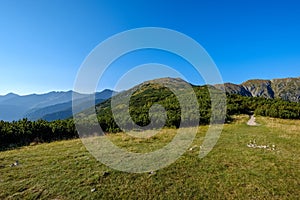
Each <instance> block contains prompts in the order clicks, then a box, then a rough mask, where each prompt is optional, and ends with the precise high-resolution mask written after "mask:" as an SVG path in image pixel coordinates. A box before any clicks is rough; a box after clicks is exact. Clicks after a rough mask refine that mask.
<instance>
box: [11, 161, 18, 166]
mask: <svg viewBox="0 0 300 200" xmlns="http://www.w3.org/2000/svg"><path fill="white" fill-rule="evenodd" d="M18 165H19V161H18V160H16V162H14V163H12V164H11V165H10V167H15V166H18Z"/></svg>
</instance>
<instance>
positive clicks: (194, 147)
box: [189, 145, 197, 151]
mask: <svg viewBox="0 0 300 200" xmlns="http://www.w3.org/2000/svg"><path fill="white" fill-rule="evenodd" d="M196 148H197V146H196V145H195V146H193V147H191V148H189V151H193V150H195V149H196Z"/></svg>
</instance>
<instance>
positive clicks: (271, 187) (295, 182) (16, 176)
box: [0, 116, 300, 199]
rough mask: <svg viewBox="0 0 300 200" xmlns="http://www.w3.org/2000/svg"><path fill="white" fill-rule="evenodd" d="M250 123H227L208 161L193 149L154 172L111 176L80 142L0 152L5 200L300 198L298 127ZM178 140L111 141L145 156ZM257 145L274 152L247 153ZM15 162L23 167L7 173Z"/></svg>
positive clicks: (0, 192)
mask: <svg viewBox="0 0 300 200" xmlns="http://www.w3.org/2000/svg"><path fill="white" fill-rule="evenodd" d="M246 120H247V116H239V117H238V119H237V121H236V122H235V123H234V124H231V125H225V128H224V130H223V133H222V135H221V137H220V139H219V141H218V144H217V145H216V146H215V148H214V149H213V151H212V152H210V153H209V154H208V156H206V157H205V158H204V159H199V158H198V153H199V148H196V149H194V150H192V151H187V152H186V153H185V154H184V155H183V156H182V157H181V158H180V159H178V160H177V161H176V162H175V163H173V164H171V165H170V166H168V167H166V168H164V169H161V170H159V171H157V172H155V173H154V174H148V173H143V174H130V173H123V172H119V171H115V170H112V169H110V168H108V167H106V166H104V165H102V164H101V163H99V162H97V161H96V160H95V159H94V158H93V157H92V156H91V155H90V154H89V153H88V152H87V151H86V149H85V147H84V146H83V145H82V143H81V141H80V140H71V141H60V142H53V143H49V144H41V145H36V146H29V147H23V148H21V149H17V150H11V151H5V152H0V199H34V198H42V199H100V198H101V199H112V198H117V199H120V198H135V199H136V198H142V199H153V198H157V199H187V198H190V199H202V198H205V199H206V198H210V199H224V198H226V199H236V198H238V199H300V190H299V188H300V171H299V170H300V158H299V155H300V146H299V144H300V137H299V131H300V121H292V120H279V119H270V118H260V117H258V118H257V120H258V122H259V123H261V124H262V126H259V127H249V126H247V125H246V124H245V121H246ZM206 129H207V127H206V126H203V127H201V128H200V130H199V133H198V134H197V138H196V139H195V141H194V144H193V145H192V146H194V145H197V146H198V147H199V146H200V145H201V142H202V140H203V136H204V134H205V130H206ZM174 134H175V133H174V130H164V131H163V133H160V134H158V135H156V136H154V137H152V138H151V139H147V140H142V139H133V138H130V137H128V136H125V135H124V134H116V135H111V136H109V137H111V140H113V141H114V142H115V143H118V144H119V145H120V146H122V147H123V148H127V149H129V150H131V151H136V152H145V151H149V150H150V149H151V150H153V149H156V148H159V147H161V146H162V145H163V144H164V143H166V142H168V141H169V140H170V139H171V138H172V137H173V136H174ZM253 139H255V140H256V143H257V144H269V145H272V144H275V145H276V149H275V150H274V151H271V150H266V149H252V148H248V147H247V146H246V144H247V143H248V142H249V141H250V140H253ZM14 160H19V161H20V165H19V166H17V167H12V168H10V167H9V165H10V164H11V163H13V162H14ZM104 172H108V173H104ZM93 188H95V189H96V191H95V192H91V189H93Z"/></svg>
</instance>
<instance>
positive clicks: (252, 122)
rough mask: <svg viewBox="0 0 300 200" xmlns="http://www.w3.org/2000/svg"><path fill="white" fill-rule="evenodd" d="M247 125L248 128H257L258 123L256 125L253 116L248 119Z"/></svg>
mask: <svg viewBox="0 0 300 200" xmlns="http://www.w3.org/2000/svg"><path fill="white" fill-rule="evenodd" d="M247 125H249V126H258V125H259V124H258V123H256V121H255V117H254V115H251V116H250V119H249V120H248V122H247Z"/></svg>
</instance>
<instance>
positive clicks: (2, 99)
mask: <svg viewBox="0 0 300 200" xmlns="http://www.w3.org/2000/svg"><path fill="white" fill-rule="evenodd" d="M156 81H157V80H156ZM161 81H163V82H165V81H168V82H171V83H172V84H175V86H176V88H178V89H180V83H181V81H183V80H179V79H178V78H176V79H175V78H163V79H161ZM145 83H147V82H145ZM145 83H142V84H140V85H137V86H135V87H133V88H131V89H129V90H127V91H123V92H121V93H119V94H118V96H119V97H121V96H122V95H125V96H126V95H127V94H129V91H132V90H135V89H134V88H139V87H141V85H145ZM177 84H178V85H177ZM213 87H215V88H216V89H219V90H223V91H226V93H228V94H239V95H242V96H248V97H264V98H270V99H275V98H280V99H283V100H286V101H291V102H300V77H298V78H284V79H272V80H261V79H253V80H248V81H246V82H244V83H242V84H233V83H225V84H217V85H214V86H213ZM72 94H73V91H68V92H50V93H46V94H39V95H37V94H31V95H26V96H20V95H17V94H13V93H9V94H7V95H4V96H0V120H5V121H12V120H18V119H21V118H24V117H26V118H28V119H30V120H38V119H44V120H48V121H52V120H56V119H66V118H69V117H71V116H72V114H73V113H72V103H73V104H74V105H76V112H77V113H78V112H81V111H83V110H85V109H87V108H89V107H92V106H93V105H88V104H87V102H88V103H90V102H89V101H88V98H91V97H92V96H91V95H84V94H79V93H76V98H75V99H74V102H72ZM113 94H114V92H113V91H112V90H104V91H102V92H97V93H96V94H95V104H98V105H99V104H100V103H101V102H103V101H104V100H106V99H109V98H110V97H111V96H112V95H113Z"/></svg>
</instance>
